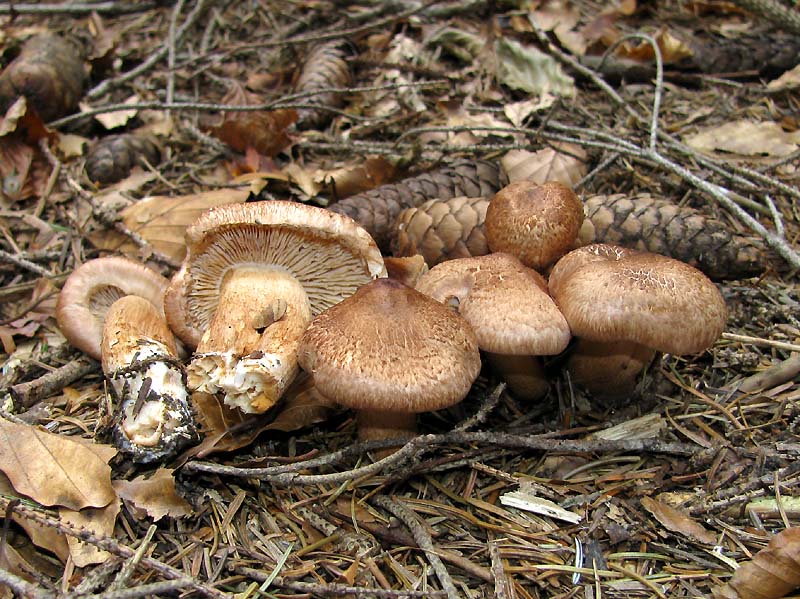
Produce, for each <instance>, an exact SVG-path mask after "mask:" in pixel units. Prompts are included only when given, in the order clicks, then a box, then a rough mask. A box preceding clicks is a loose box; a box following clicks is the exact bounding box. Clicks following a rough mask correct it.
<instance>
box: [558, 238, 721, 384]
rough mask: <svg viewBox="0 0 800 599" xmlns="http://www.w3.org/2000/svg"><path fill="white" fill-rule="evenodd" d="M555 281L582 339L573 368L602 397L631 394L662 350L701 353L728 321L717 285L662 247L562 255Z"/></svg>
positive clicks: (593, 248)
mask: <svg viewBox="0 0 800 599" xmlns="http://www.w3.org/2000/svg"><path fill="white" fill-rule="evenodd" d="M549 283H550V292H551V293H552V294H553V297H554V299H555V300H556V303H557V304H558V306H559V307H560V308H561V311H562V313H563V314H564V316H565V317H566V319H567V322H568V323H569V325H570V328H571V329H572V332H573V334H574V335H575V336H576V337H578V338H579V342H578V344H577V345H576V347H575V349H574V351H573V353H572V355H571V356H570V358H569V360H568V363H567V370H568V371H569V372H570V374H571V375H572V376H573V378H574V379H576V380H577V382H579V383H580V384H581V385H583V386H584V387H586V388H587V389H588V390H589V391H590V392H591V393H592V394H593V395H596V396H599V397H606V398H620V397H624V396H626V395H628V394H629V393H630V392H631V391H632V390H633V388H634V386H635V381H636V376H637V375H638V373H639V372H640V371H641V370H642V369H643V368H644V366H646V365H647V363H648V362H649V361H650V360H651V359H652V357H653V355H654V354H655V352H664V353H670V354H679V355H681V354H695V353H699V352H701V351H703V350H705V349H707V348H709V347H710V346H711V345H713V343H714V341H716V340H717V339H718V338H719V336H720V335H721V334H722V331H723V329H724V327H725V322H726V318H727V310H726V307H725V301H724V299H723V298H722V294H721V293H720V292H719V290H718V289H717V287H716V285H714V283H713V282H712V281H711V280H710V279H708V277H706V276H705V275H704V274H703V273H702V272H700V271H699V270H697V269H696V268H694V267H692V266H689V265H688V264H685V263H683V262H680V261H678V260H675V259H673V258H667V257H665V256H661V255H659V254H652V253H648V252H637V251H633V250H628V249H625V248H621V247H618V246H614V245H610V244H591V245H588V246H584V247H582V248H578V249H576V250H573V251H572V252H570V253H569V254H567V255H566V256H564V257H563V258H562V259H561V260H559V261H558V263H556V265H555V266H554V267H553V270H552V272H551V274H550V281H549ZM614 363H615V364H617V365H616V366H611V365H610V364H614ZM615 369H616V370H615Z"/></svg>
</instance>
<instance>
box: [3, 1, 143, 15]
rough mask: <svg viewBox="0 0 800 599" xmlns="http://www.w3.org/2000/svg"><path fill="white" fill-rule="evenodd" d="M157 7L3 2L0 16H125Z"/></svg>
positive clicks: (114, 2)
mask: <svg viewBox="0 0 800 599" xmlns="http://www.w3.org/2000/svg"><path fill="white" fill-rule="evenodd" d="M156 6H158V3H157V2H130V3H127V2H118V1H117V0H112V1H110V2H88V3H85V4H80V3H75V4H30V3H20V4H17V3H16V2H4V3H2V4H0V14H3V15H10V14H20V15H84V14H89V13H93V12H96V13H98V14H103V15H125V14H131V13H136V12H144V11H147V10H150V9H151V8H155V7H156Z"/></svg>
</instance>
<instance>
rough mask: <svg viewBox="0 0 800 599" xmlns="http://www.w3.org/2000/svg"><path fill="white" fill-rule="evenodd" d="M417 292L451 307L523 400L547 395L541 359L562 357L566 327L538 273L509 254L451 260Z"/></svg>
mask: <svg viewBox="0 0 800 599" xmlns="http://www.w3.org/2000/svg"><path fill="white" fill-rule="evenodd" d="M417 290H418V291H421V292H422V293H424V294H426V295H429V296H431V297H432V298H434V299H436V300H438V301H440V302H443V303H445V304H447V305H449V306H451V307H453V308H454V309H455V310H456V311H458V313H459V314H460V315H461V316H463V317H464V318H465V319H466V321H467V322H469V324H470V325H471V326H472V328H473V329H474V330H475V333H476V334H477V337H478V345H479V346H480V348H481V349H482V350H484V355H485V356H486V357H487V359H488V360H489V362H490V363H491V364H492V366H493V367H494V369H495V370H496V371H497V372H498V374H499V375H500V377H501V378H503V379H504V380H505V381H506V383H507V384H508V386H509V389H510V390H511V391H512V392H513V393H514V395H516V396H517V397H519V398H520V399H526V400H530V401H532V400H535V399H538V398H540V397H542V396H543V395H544V394H546V393H547V390H548V388H549V382H548V381H547V377H546V375H545V373H544V369H543V367H542V363H541V359H540V358H539V357H538V356H549V355H555V354H559V353H561V352H562V351H564V350H565V349H566V347H567V345H568V344H569V341H570V330H569V327H568V326H567V321H566V320H565V319H564V316H563V315H562V314H561V312H560V311H559V310H558V307H557V306H556V304H555V302H554V301H553V299H552V298H551V297H550V295H549V294H548V293H547V285H546V283H545V281H544V279H543V278H542V276H541V275H540V274H539V273H537V272H536V271H534V270H532V269H530V268H527V267H525V266H524V265H523V264H522V263H521V262H520V261H519V260H518V259H517V258H515V257H514V256H512V255H510V254H504V253H495V254H488V255H486V256H476V257H474V258H458V259H455V260H448V261H446V262H442V263H440V264H437V265H436V266H434V267H433V268H432V269H431V270H430V271H429V272H428V273H426V274H425V275H423V276H422V277H421V278H420V281H419V283H417Z"/></svg>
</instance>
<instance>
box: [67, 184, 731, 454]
mask: <svg viewBox="0 0 800 599" xmlns="http://www.w3.org/2000/svg"><path fill="white" fill-rule="evenodd" d="M582 221H583V206H582V204H581V202H580V200H579V199H578V198H577V197H576V196H575V194H574V193H573V192H572V191H571V190H570V189H569V188H567V187H565V186H563V185H561V184H559V183H546V184H544V185H537V184H534V183H530V182H525V181H522V182H516V183H512V184H510V185H508V186H507V187H505V188H503V189H502V190H500V192H498V193H497V195H496V196H495V197H494V198H493V199H492V201H491V202H490V204H489V207H488V209H487V213H486V237H487V241H488V243H489V247H490V249H491V250H492V253H490V254H488V255H485V256H476V257H468V258H459V259H454V260H449V261H446V262H442V263H440V264H437V265H436V266H434V267H433V268H431V269H428V268H427V266H425V265H424V262H423V261H422V260H421V259H418V260H417V261H414V260H411V261H410V264H412V265H417V267H416V268H413V267H412V268H409V266H408V265H409V262H408V261H403V260H402V259H401V260H398V259H393V258H384V257H383V256H382V255H381V252H380V250H379V248H378V246H377V245H376V244H375V241H374V240H373V239H372V237H371V236H370V235H369V233H368V232H367V231H366V230H364V229H363V228H362V227H361V226H359V225H358V224H357V223H356V222H355V221H354V220H352V219H351V218H349V217H347V216H344V215H340V214H336V213H334V212H332V211H329V210H326V209H323V208H317V207H313V206H309V205H306V204H301V203H295V202H288V201H270V202H255V203H245V204H233V205H227V206H222V207H218V208H214V209H211V210H209V211H208V212H206V213H205V214H203V215H202V216H201V217H200V218H199V219H198V221H197V222H195V223H194V224H193V225H192V226H191V227H190V228H189V229H188V230H187V233H186V246H187V253H186V258H185V260H184V262H183V264H182V266H181V268H180V270H179V271H178V272H177V273H176V274H175V275H174V276H173V278H172V280H171V281H170V280H167V279H165V278H164V277H162V276H161V275H159V274H157V273H155V272H154V271H152V270H150V269H148V268H146V267H144V266H142V265H140V264H138V263H136V262H134V261H131V260H129V259H126V258H121V257H106V258H98V259H95V260H92V261H89V262H86V263H84V264H83V265H82V266H80V267H79V268H77V269H76V270H75V271H74V272H73V274H72V275H71V276H70V277H69V279H68V280H67V281H66V283H65V285H64V288H63V290H62V292H61V294H60V297H59V303H58V308H57V320H58V324H59V327H60V329H61V330H62V332H63V333H64V335H65V336H66V337H67V340H68V341H69V342H70V343H72V344H73V345H74V346H76V347H78V348H79V349H81V350H83V351H84V352H86V353H88V354H89V355H91V356H93V357H95V358H97V359H100V360H101V361H102V366H103V371H104V373H105V375H106V377H107V379H108V381H109V383H110V389H111V392H112V393H113V395H114V398H115V400H116V402H115V404H116V410H117V413H116V417H115V422H116V429H115V442H116V445H117V446H118V447H120V448H121V449H123V450H125V451H126V452H127V453H128V454H129V455H130V456H131V457H132V459H134V460H136V461H141V462H147V461H154V460H159V459H164V458H166V457H169V456H171V455H174V453H175V452H176V451H177V450H178V449H180V448H181V447H183V446H185V445H186V444H188V443H192V442H194V441H195V440H196V439H197V436H198V433H197V430H196V424H195V421H194V418H193V414H192V406H191V395H192V393H195V392H203V393H210V394H214V395H216V396H217V397H219V398H221V399H222V400H223V401H224V402H225V403H226V404H227V405H229V406H231V407H233V408H238V409H240V410H241V411H243V412H246V413H263V412H266V411H267V410H269V409H270V408H272V407H273V406H274V405H275V404H276V403H277V402H278V401H279V400H280V398H281V397H282V396H283V395H284V393H285V392H286V390H287V388H288V387H289V385H290V384H291V383H292V381H293V380H294V379H295V378H296V377H297V375H298V373H299V372H300V369H303V370H305V371H306V372H307V373H309V374H310V375H311V376H312V377H313V382H314V386H315V388H316V391H317V392H319V393H321V394H322V395H324V396H326V397H327V398H329V399H331V400H333V401H334V402H336V403H338V404H341V405H342V406H346V407H349V408H352V409H354V410H355V411H356V414H357V418H358V427H359V436H360V438H362V439H373V438H381V437H383V438H385V437H390V438H391V437H402V436H407V435H411V434H413V431H414V426H415V414H416V413H418V412H424V411H431V410H438V409H442V408H445V407H448V406H451V405H453V404H455V403H458V402H459V401H461V400H462V399H463V398H464V397H465V396H466V395H467V393H468V392H469V390H470V388H471V386H472V384H473V382H474V381H475V379H476V378H477V376H478V374H479V372H480V369H481V365H482V361H481V352H483V356H484V357H485V358H486V361H487V362H488V363H489V364H491V366H492V368H493V369H495V371H496V372H497V373H498V376H499V377H500V378H502V379H503V380H505V381H506V382H507V383H508V385H509V388H510V389H511V390H512V392H513V393H514V394H515V395H517V396H518V397H519V398H523V399H530V400H535V399H537V398H539V397H541V396H542V395H544V394H545V393H546V392H547V389H548V386H549V383H548V380H547V376H546V374H545V371H544V369H543V367H542V363H541V357H542V356H550V355H556V354H561V353H562V352H564V351H565V350H566V349H567V347H568V345H570V342H571V340H572V339H573V338H576V339H577V342H576V343H574V344H573V347H572V348H571V350H570V354H569V358H568V360H567V365H566V368H567V369H568V371H569V372H570V375H571V378H572V380H573V381H574V382H575V383H577V384H580V385H583V386H584V387H585V388H586V389H588V390H589V391H590V392H592V393H593V394H595V395H597V396H620V395H625V394H628V393H630V392H631V391H632V389H633V386H634V383H635V380H636V376H637V374H638V373H639V372H640V371H641V370H642V369H643V368H644V367H645V366H646V365H647V363H648V362H649V361H650V360H651V359H652V358H653V355H654V354H655V352H659V351H660V352H667V353H674V354H686V353H696V352H700V351H702V350H704V349H706V348H707V347H709V346H710V345H711V344H713V342H714V341H715V340H716V339H717V338H718V337H719V335H720V334H721V333H722V330H723V328H724V325H725V320H726V309H725V304H724V301H723V299H722V296H721V294H720V293H719V291H718V290H717V288H716V286H715V285H714V284H713V283H712V282H711V281H710V280H709V279H708V278H706V276H705V275H703V274H702V273H701V272H700V271H698V270H697V269H695V268H693V267H691V266H689V265H687V264H684V263H682V262H679V261H676V260H674V259H671V258H666V257H663V256H660V255H656V254H648V253H642V252H636V251H633V250H627V249H624V248H621V247H616V246H611V245H603V244H595V245H589V246H584V247H579V248H577V249H573V247H574V245H575V240H576V238H577V236H578V231H579V229H580V226H581V223H582ZM387 267H388V271H387ZM398 272H399V273H400V274H399V275H398V274H393V273H398ZM545 274H547V275H549V276H548V279H545V276H544V275H545ZM187 360H188V364H187Z"/></svg>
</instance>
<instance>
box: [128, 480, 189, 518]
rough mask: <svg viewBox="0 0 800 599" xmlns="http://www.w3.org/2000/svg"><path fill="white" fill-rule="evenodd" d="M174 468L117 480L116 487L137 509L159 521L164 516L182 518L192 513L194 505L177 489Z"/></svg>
mask: <svg viewBox="0 0 800 599" xmlns="http://www.w3.org/2000/svg"><path fill="white" fill-rule="evenodd" d="M172 473H173V470H170V469H168V468H159V469H158V470H156V471H155V473H154V474H153V475H152V476H149V477H146V476H145V475H140V476H137V477H136V478H134V479H133V480H131V481H127V480H115V481H114V489H115V490H116V491H117V494H118V495H119V496H120V497H121V498H122V499H124V500H125V501H126V502H128V503H129V504H130V505H131V506H132V507H133V508H134V509H135V510H136V511H138V512H141V513H143V514H147V515H148V516H149V517H151V518H152V519H153V521H154V522H158V521H159V520H161V518H163V517H164V516H171V517H172V518H180V517H181V516H188V515H189V514H191V513H192V506H191V505H190V504H189V502H187V501H186V500H185V499H184V498H183V497H181V496H180V495H178V492H177V491H176V490H175V478H174V477H173V476H172Z"/></svg>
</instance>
